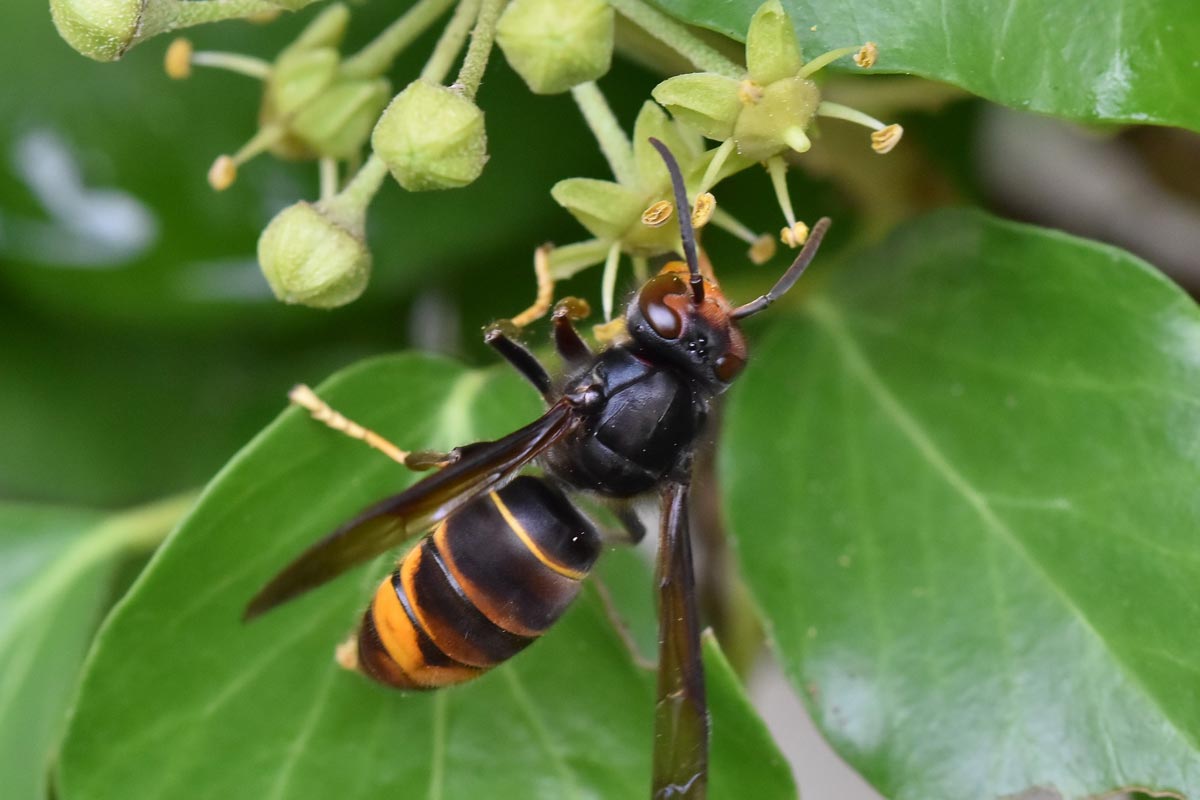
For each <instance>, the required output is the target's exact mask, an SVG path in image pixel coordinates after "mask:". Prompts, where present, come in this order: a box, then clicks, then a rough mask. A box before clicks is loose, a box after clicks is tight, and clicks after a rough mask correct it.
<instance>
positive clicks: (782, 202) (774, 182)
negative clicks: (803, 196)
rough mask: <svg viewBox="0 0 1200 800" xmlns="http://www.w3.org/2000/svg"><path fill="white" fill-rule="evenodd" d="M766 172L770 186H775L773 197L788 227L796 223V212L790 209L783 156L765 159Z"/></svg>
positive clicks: (785, 165) (789, 196)
mask: <svg viewBox="0 0 1200 800" xmlns="http://www.w3.org/2000/svg"><path fill="white" fill-rule="evenodd" d="M767 172H768V173H770V175H771V186H773V187H774V188H775V199H776V200H777V201H778V202H779V210H780V211H782V212H783V218H784V219H785V220H787V224H788V227H789V228H790V227H792V226H794V225H795V224H796V212H794V211H793V210H792V197H791V195H790V194H788V188H787V164H785V163H784V161H783V156H772V157H771V158H769V159H767Z"/></svg>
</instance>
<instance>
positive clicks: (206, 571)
mask: <svg viewBox="0 0 1200 800" xmlns="http://www.w3.org/2000/svg"><path fill="white" fill-rule="evenodd" d="M320 393H321V395H322V396H323V397H325V398H326V399H327V400H328V401H329V402H330V403H331V404H332V405H334V406H335V407H337V408H339V409H340V410H342V411H343V412H344V413H346V414H347V415H349V416H351V417H353V418H355V419H356V420H358V421H360V422H362V423H363V424H365V425H367V426H369V427H371V428H373V429H375V430H377V431H379V432H380V433H382V434H383V435H385V436H389V437H391V438H393V439H394V440H395V441H397V442H398V443H400V444H403V445H404V446H408V447H413V448H426V447H440V448H445V447H450V446H453V445H455V444H460V443H464V442H467V441H471V440H475V439H480V438H493V437H496V436H499V435H501V434H503V433H505V432H507V431H509V430H511V429H513V428H514V427H516V426H517V425H519V424H521V423H523V422H526V421H528V420H530V419H532V418H533V417H534V416H535V415H536V414H537V413H538V408H537V402H536V398H535V396H534V394H533V393H532V392H531V391H530V389H529V388H528V387H527V386H525V385H524V384H522V383H521V382H520V380H519V379H518V378H516V377H515V376H514V375H512V374H510V373H509V372H508V371H507V370H505V371H500V370H490V371H487V372H479V371H468V370H465V369H463V368H462V367H460V366H457V365H455V364H453V363H451V362H448V361H444V360H438V359H433V358H429V357H421V356H401V357H396V358H388V359H379V360H374V361H369V362H363V363H362V364H360V365H358V366H356V367H354V368H351V369H350V370H347V371H345V372H344V373H341V374H340V375H338V376H337V377H335V378H333V379H332V380H331V381H329V382H328V384H326V385H325V386H323V387H321V389H320ZM411 480H412V477H411V475H410V474H409V473H407V472H405V471H404V470H403V469H401V468H400V467H398V466H396V465H395V464H394V463H392V462H391V461H389V460H388V459H386V458H384V457H383V456H381V455H379V454H378V453H375V452H373V451H371V450H369V449H368V448H366V447H365V446H364V445H362V444H361V443H359V442H355V441H352V440H350V439H347V438H346V437H343V436H339V435H337V434H335V433H333V432H332V431H330V430H328V429H326V428H324V427H323V426H321V425H319V424H317V423H315V422H314V421H312V420H311V419H310V418H309V417H308V416H307V415H306V414H305V413H304V412H302V411H301V410H299V409H290V410H288V411H286V412H285V413H284V414H283V415H282V416H281V417H280V418H279V419H278V420H277V421H276V422H275V423H274V424H272V425H271V426H270V427H268V428H267V429H266V430H265V431H264V432H263V433H262V434H261V435H260V436H259V437H258V438H257V439H255V440H254V441H253V442H251V443H250V444H249V445H248V446H247V447H246V448H245V449H244V450H243V451H242V452H241V453H240V454H239V455H238V456H237V457H236V458H235V459H234V460H233V461H232V462H231V463H230V464H229V465H228V466H227V467H226V469H225V470H224V471H223V472H222V473H221V474H220V475H219V476H218V477H217V478H216V480H215V481H214V482H213V483H212V485H210V486H209V488H208V489H207V490H206V492H205V494H204V496H203V498H202V500H201V501H200V503H199V505H198V507H197V508H196V510H195V512H194V513H193V514H192V515H191V516H190V517H189V519H188V520H187V521H186V522H185V523H184V524H183V525H182V526H181V528H180V529H179V530H178V531H177V532H176V534H175V535H173V536H172V538H171V539H170V540H169V541H168V543H167V544H166V545H165V546H164V547H163V548H162V549H161V550H160V551H159V553H158V554H157V555H156V557H155V559H154V560H153V562H152V563H151V565H150V566H149V567H148V568H147V571H146V572H145V573H144V574H143V576H142V577H141V579H140V580H139V581H138V583H137V585H136V586H135V587H134V589H133V590H132V591H131V593H130V594H129V595H128V596H127V597H126V599H125V600H124V601H123V602H122V604H121V605H120V607H119V608H118V610H117V611H116V612H115V613H114V614H113V616H112V617H111V619H110V621H109V623H108V624H107V625H106V627H105V628H104V630H103V631H102V633H101V634H100V636H99V637H98V640H97V644H96V648H95V651H94V657H93V659H92V661H91V663H90V668H89V670H88V672H87V674H86V676H85V678H84V682H83V686H82V689H81V694H80V699H79V702H78V705H77V708H76V711H75V715H74V719H73V724H72V726H71V729H70V731H69V733H68V737H67V740H66V743H65V746H64V753H63V760H62V763H61V766H60V771H59V788H60V790H61V796H62V797H64V798H67V799H68V800H72V799H73V798H85V797H86V798H91V799H94V800H102V799H103V798H121V799H122V800H136V798H161V797H168V796H169V797H172V798H175V799H176V800H185V798H189V797H196V798H211V797H224V798H227V800H235V799H236V798H243V797H244V798H256V800H257V799H259V798H310V797H311V798H328V797H340V798H349V799H350V800H353V798H377V797H380V796H394V797H395V796H408V795H412V794H416V795H419V796H426V795H428V796H432V797H489V798H508V797H512V798H530V797H545V798H561V797H604V798H628V797H638V796H643V795H644V794H646V793H647V792H648V789H649V782H650V757H651V749H652V732H651V726H652V719H653V707H654V676H653V674H651V673H649V672H646V671H644V670H641V669H639V668H638V667H636V666H635V665H634V664H633V662H632V660H631V658H630V656H629V654H628V652H627V650H626V649H625V647H624V645H623V644H622V642H621V641H620V639H619V638H618V637H617V635H616V634H615V633H614V631H613V630H612V628H611V627H610V626H609V624H608V622H607V620H606V619H605V616H604V612H603V610H602V607H601V605H600V604H599V602H598V600H597V594H596V592H595V590H594V589H589V590H588V591H587V592H585V595H584V598H583V599H582V600H581V601H580V602H579V603H577V604H576V607H575V608H574V609H572V611H571V612H570V613H569V614H568V615H567V617H566V618H564V619H563V620H562V622H561V623H560V624H558V625H557V626H555V628H554V629H553V630H552V631H550V632H549V633H548V634H547V635H546V637H545V638H544V640H543V641H540V642H538V643H537V644H536V645H534V646H533V647H532V648H531V649H530V650H529V651H528V652H526V653H523V654H522V655H521V656H520V657H518V658H516V659H514V661H513V662H512V663H510V664H507V665H504V666H502V667H500V668H498V669H496V670H494V671H492V672H490V673H488V674H487V675H485V676H484V677H482V678H480V679H478V680H477V681H474V682H472V683H471V684H468V685H466V686H462V687H457V688H453V689H448V690H443V691H440V692H434V693H428V694H410V695H401V694H399V693H397V692H394V691H391V690H388V689H385V688H383V687H380V686H377V685H374V684H372V683H370V682H369V681H367V680H365V679H363V678H361V677H360V676H356V675H352V674H348V673H345V672H344V671H342V670H341V669H340V668H338V667H337V666H336V665H335V664H334V661H333V648H334V646H335V645H336V644H337V643H338V642H339V641H340V640H341V639H342V638H343V637H344V636H345V635H346V634H347V633H348V632H349V631H350V630H351V628H352V627H353V625H354V623H355V621H356V619H357V616H358V614H359V613H360V612H361V609H362V607H363V606H364V605H365V603H366V602H367V599H368V598H369V597H370V593H371V590H372V588H373V587H374V586H375V585H376V584H377V582H378V581H380V580H382V578H383V577H384V576H385V575H386V574H387V571H388V569H389V563H390V562H389V560H388V558H387V557H386V556H384V557H381V558H379V559H377V560H376V561H375V562H373V564H372V565H371V566H369V567H367V568H362V569H359V570H356V571H354V572H353V573H351V574H350V575H347V576H344V577H343V578H342V579H340V580H338V581H336V582H334V583H332V584H330V585H328V586H326V587H322V588H321V589H320V590H318V591H315V592H313V593H311V594H309V595H307V596H305V597H303V598H300V599H298V600H296V601H295V602H293V603H290V604H288V605H287V606H285V607H283V608H281V609H279V610H277V611H275V612H273V613H272V614H270V615H269V616H267V617H265V618H263V619H261V620H258V621H256V622H255V623H253V624H251V625H243V624H242V623H241V622H240V615H241V612H242V609H243V607H244V606H245V604H246V602H247V601H248V599H249V598H250V597H251V596H252V595H253V594H254V592H255V591H256V590H257V589H258V588H259V587H260V586H261V585H262V584H263V583H264V582H265V581H266V580H267V579H268V578H269V577H270V576H271V575H272V574H274V573H275V572H276V571H277V570H278V569H280V568H281V567H283V566H284V565H285V564H286V563H287V562H288V560H289V559H290V558H292V557H293V556H294V555H295V554H296V553H297V552H298V551H299V550H301V549H302V548H303V547H304V546H305V545H306V544H308V543H311V542H312V541H314V540H315V539H317V538H318V537H320V536H321V535H323V534H324V533H327V532H328V531H329V530H331V529H332V528H333V527H335V526H336V525H337V524H338V523H340V522H342V521H344V520H345V519H346V518H348V517H349V516H351V515H353V514H354V513H356V512H357V511H358V510H360V509H361V508H362V507H363V506H365V505H366V504H367V503H369V502H372V501H374V500H377V499H379V498H380V497H382V496H384V495H386V494H389V493H392V492H395V491H398V490H399V489H400V488H402V487H403V486H404V485H405V484H406V483H408V482H410V481H411ZM609 557H611V559H610V558H609ZM621 559H624V560H623V561H622V560H621ZM605 560H614V561H617V562H618V564H619V565H621V570H620V571H621V573H622V574H624V575H626V576H628V574H629V572H630V565H633V566H634V567H637V568H640V569H642V570H643V571H645V568H644V567H641V566H640V565H638V564H637V562H636V561H635V560H633V556H632V554H631V553H611V554H608V555H607V556H606V559H605ZM602 563H603V562H602ZM651 585H652V584H651V580H650V578H649V576H648V574H647V576H646V579H645V580H644V581H643V582H642V586H643V587H644V590H645V591H646V592H647V594H649V593H650V591H651ZM647 613H649V610H648V609H647ZM708 663H709V668H710V671H711V673H712V679H711V681H710V684H709V686H710V693H711V702H712V706H713V715H714V719H715V727H716V729H717V733H716V734H715V736H714V738H715V741H716V745H715V750H714V767H713V769H714V781H713V782H714V786H722V785H724V786H730V787H742V788H744V789H745V790H746V791H749V792H750V793H751V794H752V795H753V796H754V797H765V798H777V797H778V798H784V797H794V795H795V790H794V787H793V786H792V783H791V777H790V775H789V773H788V770H787V767H786V764H784V763H783V760H782V758H781V757H780V756H779V754H778V752H777V751H775V750H774V749H773V747H772V745H771V744H770V740H769V738H767V735H766V732H765V730H764V729H763V727H762V724H761V722H759V721H758V720H757V719H755V718H753V717H752V716H750V711H749V707H748V705H747V704H746V701H745V698H744V697H743V696H742V695H741V692H740V688H739V687H738V685H737V682H736V679H735V678H734V677H733V676H732V673H731V672H730V671H729V670H728V669H727V668H725V667H724V666H723V664H722V662H721V660H720V658H719V657H714V654H713V653H711V652H710V658H709V661H708ZM730 736H736V739H735V740H733V741H730ZM748 748H753V749H754V751H755V752H756V753H757V757H756V759H754V760H751V759H748V758H747V757H746V749H748ZM734 796H745V795H742V794H727V795H726V797H734Z"/></svg>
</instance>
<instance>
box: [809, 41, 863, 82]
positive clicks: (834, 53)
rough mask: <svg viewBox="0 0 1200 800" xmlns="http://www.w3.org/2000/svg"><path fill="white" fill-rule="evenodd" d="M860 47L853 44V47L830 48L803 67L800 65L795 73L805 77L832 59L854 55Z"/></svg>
mask: <svg viewBox="0 0 1200 800" xmlns="http://www.w3.org/2000/svg"><path fill="white" fill-rule="evenodd" d="M861 49H862V47H861V46H860V45H855V46H854V47H840V48H838V49H837V50H830V51H829V52H828V53H822V54H821V55H819V56H817V57H816V58H814V59H813V60H812V61H809V62H808V63H807V64H805V65H804V66H803V67H801V68H800V72H798V73H797V74H798V75H799V76H800V77H801V78H807V77H808V76H809V75H812V74H813V73H814V72H816V71H817V70H819V69H821V67H824V66H825V65H826V64H830V63H832V62H834V61H837V60H838V59H839V58H841V57H842V56H850V55H854V54H855V53H857V52H858V51H859V50H861Z"/></svg>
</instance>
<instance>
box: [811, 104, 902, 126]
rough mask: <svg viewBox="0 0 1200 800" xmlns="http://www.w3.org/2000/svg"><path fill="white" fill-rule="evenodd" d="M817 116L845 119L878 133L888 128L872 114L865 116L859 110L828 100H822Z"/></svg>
mask: <svg viewBox="0 0 1200 800" xmlns="http://www.w3.org/2000/svg"><path fill="white" fill-rule="evenodd" d="M817 116H818V117H832V118H833V119H843V120H845V121H846V122H856V123H858V124H859V125H862V126H864V127H867V128H870V129H872V130H876V131H879V130H883V129H884V128H885V127H887V126H886V125H884V124H883V123H882V122H880V121H879V120H877V119H875V118H874V117H872V116H871V115H870V114H864V113H863V112H861V111H859V110H858V109H854V108H850V107H849V106H844V105H842V104H841V103H831V102H829V101H828V100H822V101H821V102H820V104H819V105H818V106H817Z"/></svg>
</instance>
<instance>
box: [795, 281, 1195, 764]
mask: <svg viewBox="0 0 1200 800" xmlns="http://www.w3.org/2000/svg"><path fill="white" fill-rule="evenodd" d="M806 311H807V312H808V315H809V316H810V317H811V318H812V319H813V320H814V321H815V322H816V323H817V325H818V327H820V328H821V329H822V330H823V331H824V332H825V333H826V334H827V335H828V336H829V338H830V339H831V340H832V342H833V344H834V346H835V348H836V349H837V352H838V354H839V355H840V356H841V357H842V359H843V363H844V364H845V367H846V369H847V370H848V371H849V372H851V373H852V374H853V375H854V376H855V377H856V378H858V380H859V382H860V383H861V384H862V386H863V388H864V389H865V390H866V391H867V394H868V395H869V396H870V397H871V398H872V399H873V400H874V401H875V402H876V403H877V404H878V405H879V407H880V409H881V410H882V411H883V412H884V414H885V415H886V416H887V417H888V419H890V420H891V421H892V423H893V424H894V425H895V426H896V428H897V429H898V430H899V431H900V432H901V433H902V434H903V435H904V437H905V438H906V439H907V440H908V441H909V443H910V444H911V445H912V446H913V448H914V449H915V450H916V451H917V453H918V454H919V455H920V456H921V457H922V458H923V459H924V460H925V461H926V462H927V463H928V464H929V465H930V467H932V468H933V470H934V472H935V473H936V474H937V475H939V476H940V477H941V478H942V479H943V480H944V481H945V482H946V483H947V484H948V485H949V486H950V487H951V488H952V489H953V490H954V491H955V492H956V493H957V494H959V495H960V496H961V497H962V498H963V500H964V501H965V502H966V503H967V505H968V506H970V507H971V509H972V510H973V511H975V513H976V514H977V515H978V516H979V518H980V520H981V521H983V523H984V527H985V529H986V530H988V531H989V532H991V534H992V535H994V536H996V537H998V538H999V540H1000V541H1002V542H1003V543H1004V544H1006V545H1007V546H1008V547H1009V548H1010V549H1011V550H1012V551H1013V552H1014V553H1015V554H1017V555H1018V556H1019V557H1020V558H1021V559H1022V560H1023V561H1025V562H1026V563H1027V564H1028V565H1029V566H1030V567H1031V568H1032V569H1033V570H1034V573H1035V574H1036V575H1037V576H1038V578H1039V579H1041V581H1042V582H1043V583H1044V584H1045V585H1046V586H1047V587H1048V588H1049V589H1050V590H1051V592H1052V593H1053V594H1054V595H1055V596H1057V597H1058V599H1059V600H1060V602H1061V603H1062V604H1063V605H1064V606H1065V607H1066V608H1067V610H1068V611H1070V613H1071V614H1072V615H1073V616H1074V617H1075V618H1076V619H1077V620H1078V621H1079V623H1080V624H1082V625H1083V626H1084V629H1085V630H1087V631H1088V632H1089V633H1090V634H1091V635H1092V636H1094V637H1095V639H1096V640H1097V641H1099V642H1101V643H1102V645H1103V646H1102V649H1103V650H1104V651H1105V652H1106V653H1108V654H1109V655H1110V657H1111V658H1112V660H1113V663H1114V664H1116V665H1117V666H1118V668H1119V669H1120V670H1121V672H1122V673H1123V674H1124V675H1125V677H1126V678H1127V679H1128V680H1129V682H1130V683H1131V684H1132V685H1134V686H1136V687H1138V689H1140V690H1141V692H1142V694H1143V695H1145V696H1146V697H1147V698H1148V699H1149V700H1150V702H1151V703H1152V705H1153V706H1154V707H1155V708H1156V709H1157V710H1158V712H1159V714H1160V715H1161V716H1162V718H1163V719H1164V720H1167V721H1168V722H1169V723H1170V726H1171V728H1172V730H1174V731H1175V732H1176V733H1177V734H1178V735H1179V736H1180V737H1181V738H1182V739H1183V740H1184V741H1185V742H1187V743H1188V745H1189V746H1190V747H1191V748H1192V749H1193V750H1194V751H1200V739H1198V738H1197V736H1196V735H1195V734H1194V733H1192V732H1191V731H1190V730H1189V729H1188V728H1187V726H1186V725H1184V724H1182V723H1181V722H1180V721H1178V720H1176V719H1175V718H1174V717H1173V716H1172V714H1171V713H1170V711H1169V709H1170V707H1171V706H1170V703H1169V702H1166V701H1164V700H1161V699H1160V698H1159V697H1158V695H1157V694H1156V693H1155V692H1154V691H1153V690H1152V688H1151V687H1150V686H1148V685H1147V684H1146V682H1145V681H1144V680H1143V678H1142V676H1141V675H1140V674H1139V673H1138V672H1137V671H1135V670H1132V669H1131V668H1130V667H1129V666H1128V665H1127V664H1126V663H1125V662H1124V660H1123V659H1122V658H1120V657H1119V656H1118V655H1117V653H1116V652H1115V651H1114V650H1113V649H1111V648H1110V647H1109V646H1108V639H1107V638H1105V637H1104V636H1102V635H1101V634H1100V632H1099V630H1097V628H1096V627H1095V626H1094V625H1093V624H1092V622H1091V620H1090V619H1089V618H1088V616H1087V615H1086V614H1085V613H1084V611H1083V609H1082V608H1081V607H1080V606H1079V605H1078V604H1077V603H1076V602H1075V600H1074V598H1073V597H1071V596H1070V595H1069V594H1068V593H1067V592H1066V590H1065V589H1064V588H1063V586H1062V585H1061V584H1059V583H1058V582H1057V581H1055V580H1054V579H1053V576H1052V575H1051V574H1050V573H1048V572H1047V571H1046V569H1045V567H1044V566H1043V565H1042V564H1041V562H1039V561H1038V560H1037V559H1036V558H1035V557H1034V555H1033V554H1032V553H1031V552H1030V551H1029V549H1028V548H1027V547H1025V544H1024V543H1023V542H1022V541H1021V540H1020V538H1018V537H1017V535H1016V533H1014V532H1013V530H1012V529H1011V528H1010V527H1009V526H1008V524H1007V523H1005V522H1004V520H1003V519H1001V518H1000V517H999V516H998V515H997V514H996V513H995V512H994V511H993V510H992V508H991V505H990V504H989V503H988V501H987V498H986V497H985V496H984V495H983V494H982V493H981V492H979V491H978V490H977V489H975V487H974V486H973V485H971V483H970V481H968V480H967V478H966V477H965V476H964V475H963V474H962V473H961V472H960V471H959V470H958V469H957V468H956V467H955V466H954V465H953V464H952V463H951V462H950V460H949V459H948V458H947V457H946V456H945V454H943V453H942V451H941V449H940V448H939V447H938V446H937V444H936V443H935V442H934V441H933V439H932V438H931V437H930V436H929V434H928V433H927V432H926V431H925V429H924V428H923V427H922V426H921V424H920V423H919V422H918V421H917V420H916V418H915V417H913V416H912V415H911V414H910V413H909V412H908V411H907V409H905V408H904V406H903V405H901V403H900V401H899V400H898V399H897V398H896V396H895V395H894V394H892V392H891V390H889V389H888V387H887V385H886V384H885V383H884V382H883V380H882V378H881V377H880V376H879V374H878V373H877V372H876V371H875V369H874V367H873V366H872V365H871V363H870V361H869V360H868V359H867V357H866V355H865V354H864V353H863V352H862V350H861V349H860V348H859V347H858V345H857V344H856V343H855V341H854V339H853V337H852V336H851V334H850V332H849V331H848V330H847V329H846V326H845V323H844V320H843V317H842V313H841V311H840V310H839V309H838V307H837V306H836V304H835V303H834V302H833V301H832V300H830V299H829V298H828V297H812V298H810V299H809V302H808V303H807V305H806Z"/></svg>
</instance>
